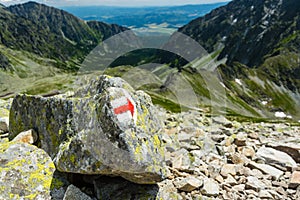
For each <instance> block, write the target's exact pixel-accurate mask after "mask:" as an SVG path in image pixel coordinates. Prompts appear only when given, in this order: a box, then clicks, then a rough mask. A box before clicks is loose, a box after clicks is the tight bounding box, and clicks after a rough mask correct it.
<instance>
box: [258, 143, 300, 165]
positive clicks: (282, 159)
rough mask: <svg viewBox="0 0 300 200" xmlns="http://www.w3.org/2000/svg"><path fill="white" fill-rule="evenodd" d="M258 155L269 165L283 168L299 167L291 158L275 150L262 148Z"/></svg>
mask: <svg viewBox="0 0 300 200" xmlns="http://www.w3.org/2000/svg"><path fill="white" fill-rule="evenodd" d="M256 155H257V156H258V157H261V158H263V159H265V161H266V163H267V164H272V163H273V164H279V165H281V166H288V167H297V163H296V162H295V161H294V160H293V158H292V157H291V156H289V155H288V154H287V153H284V152H282V151H278V150H276V149H273V148H268V147H261V148H259V149H258V151H257V153H256Z"/></svg>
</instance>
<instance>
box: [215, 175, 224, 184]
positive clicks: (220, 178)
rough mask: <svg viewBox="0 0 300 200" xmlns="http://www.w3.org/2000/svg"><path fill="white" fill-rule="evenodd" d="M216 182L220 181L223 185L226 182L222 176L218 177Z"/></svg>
mask: <svg viewBox="0 0 300 200" xmlns="http://www.w3.org/2000/svg"><path fill="white" fill-rule="evenodd" d="M215 180H216V181H218V182H219V183H223V182H224V179H223V177H222V176H221V175H218V176H217V177H216V178H215Z"/></svg>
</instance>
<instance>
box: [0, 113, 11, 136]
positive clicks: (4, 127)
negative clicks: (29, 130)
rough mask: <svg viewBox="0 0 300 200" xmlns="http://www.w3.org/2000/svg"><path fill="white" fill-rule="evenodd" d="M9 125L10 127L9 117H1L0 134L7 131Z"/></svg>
mask: <svg viewBox="0 0 300 200" xmlns="http://www.w3.org/2000/svg"><path fill="white" fill-rule="evenodd" d="M8 127H9V118H8V117H2V118H0V134H1V133H7V132H8Z"/></svg>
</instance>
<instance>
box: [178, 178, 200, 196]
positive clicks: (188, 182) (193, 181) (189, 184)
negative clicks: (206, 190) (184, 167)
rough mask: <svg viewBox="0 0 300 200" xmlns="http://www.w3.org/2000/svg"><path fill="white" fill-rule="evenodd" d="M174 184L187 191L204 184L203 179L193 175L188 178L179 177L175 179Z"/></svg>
mask: <svg viewBox="0 0 300 200" xmlns="http://www.w3.org/2000/svg"><path fill="white" fill-rule="evenodd" d="M174 185H175V187H176V188H177V189H179V190H181V191H185V192H191V191H193V190H195V189H197V188H199V187H201V186H202V185H203V181H202V180H200V179H198V178H196V177H193V176H188V177H186V178H181V177H180V178H177V179H175V181H174Z"/></svg>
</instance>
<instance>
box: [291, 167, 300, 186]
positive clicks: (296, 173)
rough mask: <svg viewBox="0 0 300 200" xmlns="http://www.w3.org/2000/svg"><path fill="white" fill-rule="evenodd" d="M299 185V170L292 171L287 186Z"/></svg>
mask: <svg viewBox="0 0 300 200" xmlns="http://www.w3.org/2000/svg"><path fill="white" fill-rule="evenodd" d="M299 185H300V171H294V172H293V174H292V177H291V180H290V183H289V188H293V189H294V188H297V187H298V186H299Z"/></svg>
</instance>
